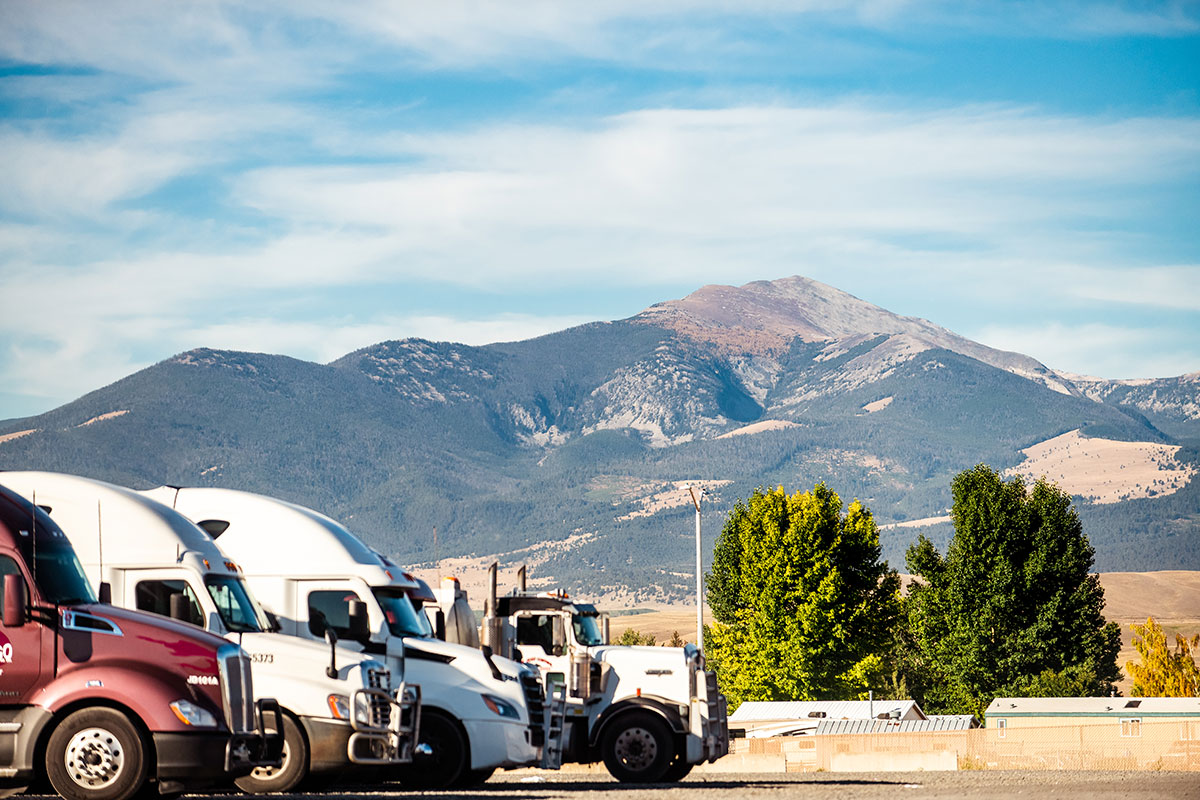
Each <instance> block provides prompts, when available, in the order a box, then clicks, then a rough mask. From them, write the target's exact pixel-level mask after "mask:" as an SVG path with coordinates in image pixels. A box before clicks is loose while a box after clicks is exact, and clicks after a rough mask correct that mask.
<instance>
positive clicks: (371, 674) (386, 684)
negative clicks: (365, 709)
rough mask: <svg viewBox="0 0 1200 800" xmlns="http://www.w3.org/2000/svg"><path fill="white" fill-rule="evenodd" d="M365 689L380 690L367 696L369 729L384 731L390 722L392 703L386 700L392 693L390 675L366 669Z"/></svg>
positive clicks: (381, 670) (382, 671)
mask: <svg viewBox="0 0 1200 800" xmlns="http://www.w3.org/2000/svg"><path fill="white" fill-rule="evenodd" d="M367 688H368V689H379V690H381V691H380V692H372V693H370V694H369V695H368V702H369V703H370V707H371V727H374V728H383V729H385V730H386V729H387V728H388V727H389V726H390V725H391V720H392V703H391V701H390V700H389V699H388V698H389V695H391V693H392V674H391V673H390V672H389V671H388V670H386V669H378V668H372V669H368V670H367Z"/></svg>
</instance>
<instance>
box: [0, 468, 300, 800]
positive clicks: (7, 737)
mask: <svg viewBox="0 0 1200 800" xmlns="http://www.w3.org/2000/svg"><path fill="white" fill-rule="evenodd" d="M0 581H2V584H3V591H2V593H0V790H3V791H7V792H11V791H19V790H21V789H23V788H25V787H27V786H28V785H29V784H31V783H32V782H33V781H35V780H36V779H39V778H44V779H47V780H48V781H49V783H50V785H51V786H53V788H54V790H55V791H57V792H58V793H59V794H60V795H62V796H63V797H64V798H67V800H126V798H129V797H132V796H133V795H135V794H136V793H138V792H141V791H143V789H144V788H146V787H148V786H151V785H152V786H153V789H156V790H157V791H158V792H159V793H160V794H163V795H176V794H180V793H182V792H183V791H184V790H185V788H186V789H187V790H193V789H196V788H203V787H205V786H209V785H214V784H220V783H224V782H225V781H227V780H230V779H233V778H237V777H240V776H243V775H246V774H248V773H250V772H251V771H252V770H253V769H254V768H255V767H258V766H262V765H264V764H271V763H278V759H279V754H280V749H281V747H282V741H281V737H279V736H277V735H267V734H265V731H266V730H267V729H268V728H269V727H270V726H272V725H275V726H277V725H278V724H279V711H278V707H277V706H276V705H275V704H274V702H273V701H269V700H259V701H258V702H255V700H254V695H253V691H254V687H253V681H252V678H251V674H250V660H249V658H248V657H247V655H246V653H245V652H244V651H243V650H242V649H241V648H240V647H238V646H237V645H236V644H232V643H230V642H227V641H226V640H224V639H221V638H220V637H217V636H213V635H211V634H209V633H206V632H204V631H202V630H200V629H198V628H195V627H192V626H189V625H183V624H181V623H178V622H174V621H172V620H168V619H163V618H161V617H154V616H151V615H148V614H140V613H136V612H129V611H124V610H121V609H118V608H114V607H113V606H111V605H107V604H104V603H100V602H98V599H97V597H96V595H95V593H94V592H93V590H92V586H91V584H90V583H89V581H88V579H87V576H86V575H85V574H84V570H83V566H82V565H81V564H80V562H79V559H78V558H77V556H76V554H75V552H74V550H73V549H72V547H71V543H70V541H69V540H68V539H67V537H66V535H65V534H64V533H63V531H62V529H61V528H60V527H59V526H58V525H57V524H56V523H55V522H54V520H52V519H51V518H50V517H49V515H48V514H46V512H45V511H43V510H42V509H40V508H38V507H37V506H36V505H34V504H33V503H32V502H31V501H29V500H27V499H25V498H24V497H22V496H21V495H19V494H18V493H17V492H15V491H13V490H11V489H9V488H6V487H4V486H0Z"/></svg>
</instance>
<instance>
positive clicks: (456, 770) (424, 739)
mask: <svg viewBox="0 0 1200 800" xmlns="http://www.w3.org/2000/svg"><path fill="white" fill-rule="evenodd" d="M418 739H419V740H420V743H421V744H427V745H429V747H430V748H431V749H432V750H433V753H432V754H431V755H427V756H415V757H414V758H413V763H412V764H411V765H409V766H407V767H405V768H403V770H401V773H400V774H401V778H400V783H401V784H402V785H403V786H404V787H405V788H409V789H448V788H450V787H452V786H455V785H457V784H458V782H459V781H461V780H463V776H465V775H467V774H469V772H470V766H471V763H470V751H469V750H468V749H467V740H466V737H465V736H463V735H462V733H460V732H459V730H458V726H457V725H455V724H454V723H453V722H452V721H451V720H449V719H447V718H446V717H444V716H442V715H441V714H431V713H429V712H423V713H422V714H421V735H420V736H419V737H418Z"/></svg>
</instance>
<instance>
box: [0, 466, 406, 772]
mask: <svg viewBox="0 0 1200 800" xmlns="http://www.w3.org/2000/svg"><path fill="white" fill-rule="evenodd" d="M0 479H4V480H6V481H7V482H8V484H9V485H10V488H16V489H17V490H18V491H21V492H22V493H23V494H26V495H27V496H29V495H33V494H36V496H37V498H38V504H39V505H40V506H42V507H43V508H44V509H48V511H49V513H50V515H51V518H52V519H54V520H56V521H58V522H59V523H60V524H61V526H62V527H63V528H64V529H65V530H67V531H69V535H70V537H71V541H72V543H74V545H75V548H76V550H77V552H78V553H79V555H80V556H81V557H82V563H83V565H84V569H85V571H86V573H87V574H88V576H89V577H90V578H91V581H92V582H93V583H94V584H95V585H97V586H99V585H100V584H101V583H105V584H107V585H108V591H110V592H111V595H112V600H113V602H114V603H115V604H116V605H119V606H121V607H123V608H129V609H137V610H139V611H146V612H150V613H152V614H158V615H161V616H163V617H170V618H173V619H176V620H179V621H182V622H185V623H189V624H190V625H195V626H198V627H200V628H204V629H206V630H208V631H210V632H211V633H213V634H216V635H218V636H222V637H225V638H226V639H228V640H231V641H236V642H239V643H240V644H241V646H242V647H243V648H244V649H245V650H246V652H247V655H248V657H249V662H250V664H251V668H252V671H253V675H254V680H255V683H256V685H258V686H259V687H265V688H266V689H268V690H269V691H270V692H271V693H272V694H273V695H274V696H275V698H276V699H277V700H278V701H279V705H280V706H281V707H282V719H281V724H282V728H281V729H279V728H277V729H276V730H282V734H283V739H284V748H283V753H282V758H281V760H280V762H279V763H277V764H273V765H265V766H260V767H257V768H256V769H254V770H253V771H252V772H251V773H250V774H249V775H246V776H241V777H239V778H238V779H237V781H236V782H237V785H238V787H239V788H241V789H243V790H244V791H249V792H281V791H288V790H290V789H292V788H294V787H295V786H296V785H297V784H299V783H300V782H301V781H302V780H303V779H304V778H305V777H306V776H307V775H309V774H322V773H333V772H341V771H343V770H344V769H345V768H347V767H350V766H353V765H359V764H361V765H394V764H403V763H409V762H411V760H412V756H413V748H414V746H415V743H416V734H417V731H416V726H417V724H418V719H419V705H420V695H419V689H418V687H416V686H410V685H404V684H403V683H402V684H401V685H400V688H399V690H398V691H394V690H393V686H392V679H391V675H392V673H391V672H390V671H389V669H388V668H387V666H386V665H385V664H384V663H383V662H382V660H380V659H378V658H376V657H373V656H370V655H364V654H361V653H351V652H347V651H345V650H342V649H337V650H335V649H332V648H331V647H330V645H329V644H328V643H324V644H323V643H318V642H315V641H313V642H308V641H303V640H301V639H297V638H295V637H293V636H285V635H282V634H280V633H277V632H274V630H273V628H274V627H275V626H274V625H273V623H272V622H271V621H270V620H269V618H268V616H267V614H266V612H265V611H264V610H263V609H262V607H261V606H260V605H259V603H258V601H257V600H256V599H255V597H254V595H253V594H252V592H251V590H250V587H249V586H248V585H247V583H246V581H245V578H244V575H243V574H242V573H241V570H240V568H239V567H238V565H237V564H236V563H235V562H234V561H232V560H231V559H230V558H229V557H228V556H227V555H226V554H225V553H223V552H222V551H221V550H220V549H219V548H218V547H217V546H216V544H214V542H213V541H212V539H211V538H210V537H209V536H208V535H207V534H206V533H204V532H203V531H201V530H200V529H198V528H197V527H196V526H195V525H194V524H192V522H191V521H190V520H188V519H187V518H185V517H184V516H183V515H181V514H179V513H178V512H176V511H174V510H172V509H170V508H168V507H166V506H164V505H162V504H161V503H158V502H157V501H155V500H152V499H150V498H148V497H145V496H143V495H141V494H139V493H137V492H134V491H132V490H130V489H126V488H124V487H120V486H114V485H112V484H108V483H104V482H102V481H96V480H92V479H89V478H83V477H79V476H74V475H63V474H58V473H50V472H5V473H0ZM342 613H343V615H345V614H346V610H345V607H344V605H343V609H342ZM346 635H349V633H348V632H347V633H346ZM323 638H324V637H323ZM396 663H398V664H399V665H401V666H402V665H403V661H402V660H398V661H397V662H396Z"/></svg>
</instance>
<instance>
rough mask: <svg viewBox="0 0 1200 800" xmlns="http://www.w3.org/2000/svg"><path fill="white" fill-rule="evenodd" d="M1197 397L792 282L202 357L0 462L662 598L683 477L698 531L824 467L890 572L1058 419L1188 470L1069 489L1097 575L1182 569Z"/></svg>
mask: <svg viewBox="0 0 1200 800" xmlns="http://www.w3.org/2000/svg"><path fill="white" fill-rule="evenodd" d="M1198 401H1200V376H1197V375H1191V376H1182V377H1179V378H1168V379H1162V380H1158V381H1145V382H1117V381H1104V380H1100V379H1095V378H1082V377H1078V376H1071V375H1064V374H1061V373H1057V372H1055V371H1054V370H1051V369H1049V368H1048V367H1046V366H1045V365H1042V364H1040V363H1039V362H1037V361H1036V360H1034V359H1031V358H1029V357H1027V356H1023V355H1020V354H1017V353H1006V352H1003V351H998V350H994V349H992V348H988V347H985V346H984V345H981V344H979V343H976V342H972V341H970V340H967V339H965V338H963V337H961V336H958V335H957V334H954V333H953V332H951V331H948V330H946V329H944V328H940V327H938V326H937V325H935V324H933V323H931V322H928V321H925V320H920V319H914V318H910V317H902V316H898V315H896V314H892V313H891V312H889V311H886V310H884V309H881V308H878V307H876V306H873V305H871V304H869V303H866V302H864V301H862V300H860V299H858V298H855V297H852V296H850V295H848V294H846V293H844V292H841V291H839V290H837V289H835V288H833V287H830V286H826V285H823V284H820V283H817V282H815V281H811V280H809V279H806V278H801V277H795V278H787V279H782V280H778V281H770V282H766V281H760V282H755V283H751V284H747V285H746V286H743V287H730V286H708V287H704V288H702V289H700V290H698V291H696V292H694V293H693V294H691V295H689V296H688V297H686V298H683V299H680V300H674V301H668V302H665V303H660V304H657V305H655V306H653V307H651V308H649V309H647V310H646V311H644V312H642V313H641V314H638V315H636V316H634V317H632V318H630V319H628V320H621V321H616V322H608V323H592V324H589V325H584V326H580V327H577V328H572V329H569V330H566V331H561V332H558V333H555V334H550V335H547V336H543V337H539V338H537V339H532V340H528V341H523V342H513V343H504V344H494V345H488V346H485V347H471V346H467V345H461V344H452V343H445V342H430V341H424V340H417V339H407V340H401V341H391V342H384V343H381V344H377V345H373V346H371V347H367V348H363V349H362V350H358V351H355V352H353V353H350V354H348V355H346V356H344V357H342V358H340V359H338V360H336V361H334V362H332V363H330V364H327V365H320V364H312V363H308V362H303V361H297V360H295V359H290V358H286V357H283V356H271V355H263V354H251V353H234V352H225V351H215V350H196V351H192V352H189V353H184V354H182V355H180V356H176V357H174V358H172V359H168V360H167V361H164V362H162V363H160V364H157V365H155V366H153V367H150V368H148V369H145V370H142V371H140V372H138V373H135V374H134V375H131V376H129V377H127V378H125V379H123V380H121V381H118V382H117V383H115V384H112V385H111V386H107V387H104V388H102V389H99V390H97V391H95V392H92V393H90V394H88V395H85V396H84V397H82V398H80V399H79V400H76V401H74V402H72V403H69V404H67V405H65V406H63V407H61V408H58V409H55V410H53V411H51V412H48V413H47V414H43V415H40V416H38V417H31V418H28V419H22V420H10V421H8V422H4V423H0V468H9V467H11V468H18V467H19V468H45V469H60V470H65V471H72V472H80V473H83V474H88V475H94V476H96V477H101V478H105V479H109V480H114V481H117V482H120V483H126V484H129V485H133V486H137V487H145V486H150V485H156V484H159V483H163V482H167V483H175V484H209V485H222V486H235V487H240V488H247V489H251V490H255V491H263V492H267V493H271V494H276V495H279V496H282V497H285V498H287V499H289V500H293V501H296V502H300V503H304V504H306V505H309V506H313V507H316V508H319V509H321V510H323V511H325V512H326V513H330V514H331V515H333V516H335V517H338V518H341V519H343V520H345V521H347V522H348V523H349V524H350V526H351V527H352V528H353V529H355V530H357V531H359V532H360V533H362V534H363V535H364V536H365V537H366V538H368V539H369V540H371V541H372V543H374V544H375V545H376V546H378V547H380V548H381V549H384V550H385V551H387V552H389V553H392V554H394V555H396V556H397V557H398V558H400V559H401V560H402V561H405V562H408V563H415V562H430V561H433V560H435V559H438V558H443V557H447V556H459V555H468V554H471V553H474V554H476V555H479V556H488V555H491V554H497V555H499V556H501V557H502V558H504V557H507V554H514V555H513V556H512V558H521V557H525V556H523V555H521V553H528V552H532V551H530V550H529V548H534V549H535V550H536V552H537V557H538V559H539V574H541V575H543V576H545V577H554V578H557V579H561V580H564V581H567V582H572V583H582V584H584V585H586V586H587V587H589V588H593V589H595V590H601V589H604V588H608V589H610V590H611V589H613V588H614V587H615V588H621V587H635V588H636V591H635V595H636V596H637V597H643V598H645V599H660V600H662V599H667V600H669V599H671V598H674V597H679V596H685V595H686V594H687V588H686V586H687V577H686V576H687V574H688V568H687V563H688V560H689V558H690V557H691V550H690V546H689V545H688V544H687V539H688V537H689V536H690V535H691V526H690V519H689V513H688V510H687V509H688V508H690V503H687V502H686V498H685V497H684V496H683V495H682V493H681V490H680V488H679V487H680V486H681V485H682V483H681V482H686V481H688V480H706V481H709V482H710V484H709V485H710V487H711V495H710V498H709V501H708V505H707V506H706V507H705V512H706V522H705V530H706V534H707V535H708V536H715V534H716V532H717V531H718V530H719V527H720V522H721V520H722V518H723V515H724V512H725V511H726V510H727V509H728V508H729V507H730V505H731V504H732V503H733V502H735V501H736V500H737V499H738V498H740V497H744V496H745V495H746V494H747V493H748V492H749V491H750V490H752V489H753V487H755V486H758V485H775V484H784V485H786V486H788V487H789V488H805V487H809V486H811V485H812V484H813V483H814V482H816V481H818V480H824V481H826V482H827V483H829V484H830V485H831V486H832V487H833V488H834V489H836V490H837V491H838V492H839V493H841V494H842V496H843V497H844V498H845V499H846V500H849V499H851V498H854V497H858V498H860V499H862V500H863V501H864V502H866V503H867V504H868V505H869V507H870V508H871V509H872V510H873V511H874V512H875V514H876V516H877V517H878V519H879V520H880V522H881V523H882V524H885V525H887V526H888V527H887V528H885V530H884V534H883V535H884V544H885V554H886V555H887V556H888V557H889V559H890V560H891V561H892V562H893V564H895V565H896V566H898V567H900V566H901V565H902V564H901V562H902V559H903V550H904V548H905V546H906V545H907V543H908V542H909V541H911V539H912V538H913V537H915V535H916V533H917V532H918V531H919V530H925V531H926V532H927V533H929V534H931V535H932V536H933V537H934V538H935V539H944V538H945V537H946V536H947V535H948V532H949V531H948V526H947V525H946V524H945V523H944V522H938V521H937V520H938V519H939V518H941V517H943V516H944V513H945V508H946V506H947V504H948V499H949V497H948V495H949V492H948V487H949V482H950V478H951V477H952V476H953V475H954V474H955V473H956V472H957V471H959V470H961V469H963V468H966V467H969V466H971V465H973V464H976V463H978V462H981V461H982V462H987V463H990V464H992V465H994V466H996V467H997V468H1002V469H1004V468H1014V467H1016V466H1018V465H1019V464H1020V463H1021V462H1022V461H1023V460H1025V459H1026V455H1025V454H1024V453H1023V452H1022V451H1023V450H1027V449H1029V448H1031V447H1032V446H1033V445H1036V444H1038V443H1041V442H1045V441H1047V440H1050V439H1053V438H1055V437H1058V436H1061V435H1063V434H1065V433H1068V432H1071V431H1079V434H1077V436H1079V437H1083V438H1084V439H1087V438H1092V439H1105V440H1113V441H1120V442H1146V443H1151V444H1153V445H1154V447H1153V448H1152V447H1149V446H1147V447H1142V448H1138V447H1134V448H1108V449H1107V450H1104V452H1116V453H1135V454H1136V453H1143V452H1153V453H1156V454H1159V455H1157V456H1156V458H1159V459H1160V460H1163V461H1162V464H1161V465H1159V466H1161V468H1162V469H1164V470H1172V471H1173V472H1172V474H1173V475H1176V476H1178V475H1183V476H1185V478H1178V477H1177V478H1174V479H1172V480H1173V482H1172V483H1171V484H1170V490H1169V491H1167V490H1166V488H1164V487H1166V483H1160V484H1155V487H1156V488H1154V489H1153V491H1152V492H1146V491H1143V492H1141V493H1140V494H1139V493H1137V492H1132V493H1130V492H1125V493H1124V494H1122V492H1121V491H1119V489H1120V487H1116V489H1113V487H1109V488H1108V489H1106V492H1107V494H1106V495H1105V496H1109V495H1112V496H1115V497H1118V498H1122V497H1125V498H1129V499H1122V500H1120V502H1115V503H1107V504H1104V505H1100V504H1098V503H1095V504H1094V503H1090V502H1083V501H1082V500H1081V510H1082V512H1083V513H1084V516H1085V522H1086V524H1087V525H1088V530H1089V534H1090V535H1091V536H1092V539H1093V542H1094V543H1095V545H1096V547H1097V551H1098V557H1097V561H1098V566H1099V567H1100V568H1103V569H1106V570H1140V569H1162V568H1195V567H1197V566H1200V489H1198V487H1197V486H1196V483H1197V482H1196V481H1194V480H1191V475H1192V474H1193V471H1189V470H1191V469H1192V465H1195V464H1196V463H1200V453H1197V450H1196V444H1197V442H1198V441H1200V403H1198ZM732 433H738V434H741V435H734V436H730V435H728V434H732ZM1089 452H1091V451H1089ZM1162 453H1166V454H1167V455H1166V456H1163V455H1161V454H1162ZM1129 457H1130V458H1133V457H1134V456H1129ZM1155 464H1156V465H1157V464H1158V462H1155ZM1122 466H1125V465H1123V464H1120V463H1116V462H1114V466H1113V467H1112V470H1113V471H1114V472H1116V473H1117V478H1116V479H1115V480H1117V481H1118V482H1119V481H1120V480H1121V478H1120V475H1121V473H1122V470H1121V469H1120V467H1122ZM1130 466H1132V465H1130ZM1157 468H1158V466H1154V465H1151V466H1150V467H1147V466H1146V465H1145V464H1140V465H1139V466H1138V469H1129V470H1127V472H1128V473H1129V474H1130V475H1133V474H1135V473H1136V474H1138V475H1139V476H1143V477H1142V478H1141V479H1143V480H1151V481H1153V476H1152V475H1151V477H1150V478H1145V476H1146V474H1147V473H1146V470H1147V469H1151V470H1153V469H1157ZM2 480H3V478H2V475H0V482H2ZM1114 491H1115V494H1113V492H1114ZM1081 493H1083V494H1086V492H1082V491H1081ZM677 495H678V497H676V496H677ZM648 509H652V510H648ZM912 520H933V521H932V522H929V523H921V524H922V525H925V527H924V528H922V527H921V526H920V525H915V526H914V525H911V524H902V523H908V522H909V521H912ZM435 529H436V531H437V532H438V533H437V534H436V536H435V534H434V531H435ZM517 551H520V552H517ZM635 553H636V554H637V556H636V557H635V556H634V554H635ZM622 591H624V589H622ZM638 593H640V594H638ZM633 596H634V595H631V597H633Z"/></svg>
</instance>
